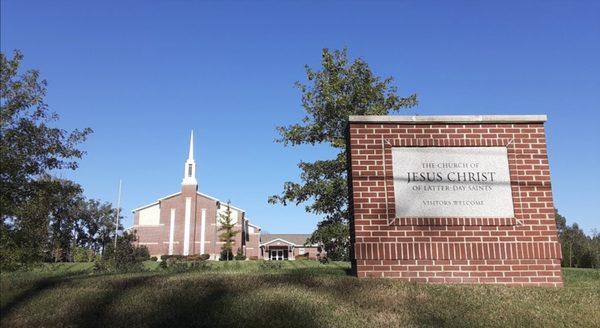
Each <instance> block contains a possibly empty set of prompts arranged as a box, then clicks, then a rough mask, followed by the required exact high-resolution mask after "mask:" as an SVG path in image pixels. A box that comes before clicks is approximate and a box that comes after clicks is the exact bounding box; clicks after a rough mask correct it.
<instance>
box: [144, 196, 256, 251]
mask: <svg viewBox="0 0 600 328" xmlns="http://www.w3.org/2000/svg"><path fill="white" fill-rule="evenodd" d="M186 197H190V198H191V213H190V230H189V234H190V236H189V243H190V244H189V254H190V255H193V254H201V247H200V245H201V240H202V239H201V238H202V237H201V232H202V229H201V228H202V210H205V211H206V223H205V224H206V225H205V234H204V253H205V254H211V255H212V256H213V258H218V256H219V254H220V253H221V246H222V245H223V242H221V241H219V237H218V235H219V231H217V224H216V223H217V209H218V206H217V205H218V202H217V201H216V200H214V199H211V198H208V197H205V196H203V195H200V194H197V193H196V190H195V186H193V187H190V186H184V187H183V188H182V193H179V194H176V195H174V196H172V197H169V198H165V199H162V200H161V201H160V222H159V225H157V226H140V225H139V213H138V212H136V213H134V229H135V231H136V235H137V237H138V240H137V244H138V245H145V246H146V247H148V250H149V252H150V254H151V255H152V256H158V257H159V256H160V255H166V254H168V253H169V233H170V223H171V209H174V210H175V224H174V228H175V229H174V235H173V237H174V238H173V239H174V242H173V254H174V255H182V254H183V249H184V233H185V198H186ZM220 206H226V204H220ZM231 210H232V211H235V209H233V208H232V209H231ZM238 218H239V219H238V222H237V223H236V225H235V227H234V229H235V230H238V231H241V230H242V221H243V220H242V218H243V212H240V213H239V216H238ZM241 238H242V233H241V232H240V233H238V234H237V235H236V237H235V243H234V246H233V252H234V254H235V252H236V251H237V249H238V248H240V247H242V239H241ZM256 247H258V241H256Z"/></svg>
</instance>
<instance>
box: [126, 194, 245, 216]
mask: <svg viewBox="0 0 600 328" xmlns="http://www.w3.org/2000/svg"><path fill="white" fill-rule="evenodd" d="M179 194H181V191H179V192H176V193H174V194H170V195H167V196H164V197H161V198H159V199H158V200H156V201H155V202H152V203H150V204H146V205H143V206H140V207H137V208H134V209H133V210H131V212H132V213H135V212H137V211H139V210H143V209H145V208H148V207H151V206H154V205H156V204H158V203H160V201H161V200H165V199H167V198H171V197H175V196H177V195H179ZM196 194H198V195H200V196H203V197H206V198H208V199H211V200H214V201H216V202H219V203H223V202H222V201H220V200H219V199H218V198H215V197H213V196H211V195H207V194H203V193H201V192H199V191H196ZM229 206H230V207H231V208H233V209H234V210H238V211H240V212H244V213H246V210H244V209H241V208H239V207H236V206H233V205H231V204H229Z"/></svg>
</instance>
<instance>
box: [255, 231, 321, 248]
mask: <svg viewBox="0 0 600 328" xmlns="http://www.w3.org/2000/svg"><path fill="white" fill-rule="evenodd" d="M308 238H310V234H299V233H282V234H265V235H261V237H260V241H261V245H265V244H270V243H271V242H274V241H276V240H280V241H283V242H287V243H288V244H293V245H295V246H304V244H305V243H306V242H307V240H308Z"/></svg>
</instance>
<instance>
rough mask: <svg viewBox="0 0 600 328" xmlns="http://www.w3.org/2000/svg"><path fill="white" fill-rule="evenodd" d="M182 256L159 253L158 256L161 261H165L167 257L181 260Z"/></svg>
mask: <svg viewBox="0 0 600 328" xmlns="http://www.w3.org/2000/svg"><path fill="white" fill-rule="evenodd" d="M183 258H184V256H183V255H161V256H160V260H161V261H166V260H168V259H178V260H183Z"/></svg>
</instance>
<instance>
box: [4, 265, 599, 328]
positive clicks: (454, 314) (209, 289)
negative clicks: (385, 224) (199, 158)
mask: <svg viewBox="0 0 600 328" xmlns="http://www.w3.org/2000/svg"><path fill="white" fill-rule="evenodd" d="M145 266H146V268H147V269H148V271H147V272H142V273H128V274H110V275H98V274H92V273H91V267H92V266H91V265H90V264H62V265H48V266H45V267H43V268H40V269H36V270H33V271H30V272H18V273H17V272H15V273H2V274H1V275H0V278H1V280H0V287H1V296H0V307H1V319H0V320H1V321H0V323H1V326H2V327H54V326H70V327H161V328H166V327H172V326H200V327H202V326H204V327H213V326H217V327H242V326H243V327H405V326H408V327H421V326H430V327H439V326H455V327H464V326H482V327H483V326H485V327H488V326H496V327H505V326H511V327H517V326H518V327H522V326H527V327H530V326H537V327H563V326H573V327H594V326H595V327H598V326H600V271H598V270H586V269H565V270H564V271H563V272H564V277H565V287H564V288H540V287H503V286H480V285H479V286H472V285H452V286H443V285H423V284H413V283H404V282H398V281H391V280H383V279H361V280H359V279H356V278H354V277H351V276H347V275H346V269H348V268H349V265H348V264H347V263H332V264H328V265H321V264H319V263H317V262H312V261H297V262H291V261H290V262H285V263H284V267H283V268H281V269H265V268H264V267H262V266H261V265H260V264H259V263H258V262H241V263H240V262H234V263H223V262H218V263H217V262H213V263H210V264H209V267H208V268H205V269H204V270H202V271H194V272H186V273H172V272H171V273H170V272H163V271H161V270H159V269H158V267H157V265H156V263H145Z"/></svg>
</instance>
